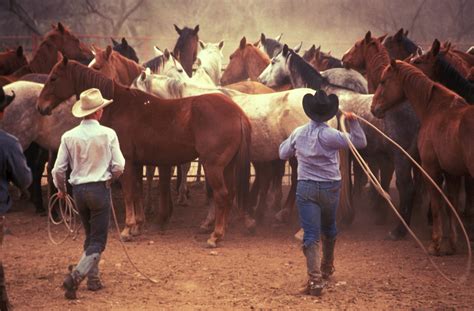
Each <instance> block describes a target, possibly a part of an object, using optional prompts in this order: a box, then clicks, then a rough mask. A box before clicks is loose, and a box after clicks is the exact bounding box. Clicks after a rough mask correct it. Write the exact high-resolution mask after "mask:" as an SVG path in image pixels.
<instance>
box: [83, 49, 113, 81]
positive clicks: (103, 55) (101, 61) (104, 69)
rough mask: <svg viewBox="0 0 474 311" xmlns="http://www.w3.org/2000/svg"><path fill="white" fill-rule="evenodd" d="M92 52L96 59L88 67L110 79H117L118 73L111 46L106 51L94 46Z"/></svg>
mask: <svg viewBox="0 0 474 311" xmlns="http://www.w3.org/2000/svg"><path fill="white" fill-rule="evenodd" d="M92 52H93V53H94V56H95V57H94V59H93V60H92V61H91V62H90V64H89V65H88V67H89V68H92V69H94V70H97V71H99V72H101V73H103V74H104V75H105V76H106V77H108V78H110V79H117V78H118V73H117V70H116V67H115V66H114V65H113V60H112V58H113V50H112V47H111V46H110V45H108V46H107V48H106V49H105V50H103V49H100V48H98V47H96V46H94V45H93V46H92Z"/></svg>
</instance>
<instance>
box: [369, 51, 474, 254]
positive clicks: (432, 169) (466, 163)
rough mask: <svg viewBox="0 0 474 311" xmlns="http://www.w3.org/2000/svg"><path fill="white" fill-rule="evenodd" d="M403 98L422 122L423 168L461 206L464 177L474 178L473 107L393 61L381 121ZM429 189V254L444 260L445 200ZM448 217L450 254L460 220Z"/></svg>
mask: <svg viewBox="0 0 474 311" xmlns="http://www.w3.org/2000/svg"><path fill="white" fill-rule="evenodd" d="M405 98H408V101H409V102H410V103H411V104H412V105H413V108H414V110H415V112H416V114H417V116H418V118H419V119H420V123H421V127H420V132H419V134H418V150H419V153H420V157H421V165H422V166H423V168H424V169H425V170H426V172H427V173H428V174H429V175H430V176H431V177H432V178H433V179H434V181H435V182H436V183H437V184H438V185H439V186H441V184H442V181H443V175H444V178H445V181H446V187H447V191H448V197H449V199H450V200H451V202H452V203H453V205H454V206H455V207H457V206H458V201H459V200H458V193H459V185H460V180H461V177H462V176H466V175H467V176H470V177H474V162H473V161H472V159H473V158H474V140H473V139H472V133H474V106H469V105H468V104H467V103H466V101H465V100H464V99H463V98H462V97H460V96H459V95H457V94H456V93H454V92H452V91H450V90H448V89H447V88H446V87H444V86H442V85H441V84H438V83H436V82H433V81H432V80H430V79H429V78H428V77H427V76H425V75H424V74H423V73H422V72H421V70H419V69H417V68H416V67H414V66H412V65H410V64H407V63H405V62H402V61H395V60H392V61H391V64H390V66H387V67H386V69H385V70H384V72H383V73H382V78H381V83H380V84H379V86H378V88H377V91H376V93H375V96H374V100H373V103H372V107H371V111H372V113H373V114H374V115H376V116H377V117H380V118H383V117H384V115H385V112H386V111H387V110H389V109H392V108H394V107H395V106H396V105H398V104H400V103H401V102H402V101H403V100H404V99H405ZM428 187H429V193H430V202H431V209H432V213H433V231H432V242H431V243H430V247H429V251H430V253H431V254H433V255H440V254H441V240H442V236H443V228H442V219H441V207H442V199H441V195H440V194H439V193H438V191H437V190H436V189H435V188H434V187H433V186H432V185H431V183H430V184H429V185H428ZM448 215H449V225H450V236H449V246H448V249H447V254H453V253H455V252H456V242H457V232H456V220H455V217H454V215H453V213H452V212H451V211H448Z"/></svg>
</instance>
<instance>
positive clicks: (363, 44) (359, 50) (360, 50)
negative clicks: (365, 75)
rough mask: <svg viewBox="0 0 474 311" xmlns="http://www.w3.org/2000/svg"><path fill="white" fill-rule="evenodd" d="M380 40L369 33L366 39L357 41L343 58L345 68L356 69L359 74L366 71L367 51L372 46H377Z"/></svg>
mask: <svg viewBox="0 0 474 311" xmlns="http://www.w3.org/2000/svg"><path fill="white" fill-rule="evenodd" d="M377 40H378V39H377V38H374V37H372V33H371V32H370V31H368V32H367V33H366V34H365V37H364V38H362V39H360V40H358V41H356V43H355V44H354V46H353V47H352V48H350V49H349V50H348V51H347V52H346V53H344V55H343V56H342V63H343V64H344V67H346V68H351V69H355V70H357V71H359V72H362V71H364V70H365V69H366V63H365V57H366V55H367V54H366V53H367V49H368V48H369V47H370V46H375V45H376V41H377Z"/></svg>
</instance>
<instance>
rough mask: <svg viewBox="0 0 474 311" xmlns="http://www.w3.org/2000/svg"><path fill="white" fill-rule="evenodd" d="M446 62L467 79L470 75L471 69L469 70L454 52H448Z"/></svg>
mask: <svg viewBox="0 0 474 311" xmlns="http://www.w3.org/2000/svg"><path fill="white" fill-rule="evenodd" d="M444 55H445V58H446V60H447V61H448V62H449V63H450V64H451V65H452V66H453V67H454V68H455V69H456V70H457V71H459V73H460V74H461V75H463V76H464V77H467V76H468V75H469V73H470V68H467V66H466V63H465V62H464V60H463V59H462V58H461V57H460V56H459V55H457V54H455V53H454V52H452V51H447V52H446V53H445V54H444Z"/></svg>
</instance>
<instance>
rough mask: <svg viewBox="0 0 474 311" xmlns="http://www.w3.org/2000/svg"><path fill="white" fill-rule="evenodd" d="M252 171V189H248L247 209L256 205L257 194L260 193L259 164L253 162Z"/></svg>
mask: <svg viewBox="0 0 474 311" xmlns="http://www.w3.org/2000/svg"><path fill="white" fill-rule="evenodd" d="M252 164H253V167H254V170H255V179H254V181H253V183H252V188H251V189H250V194H249V207H250V208H253V207H254V206H256V205H257V202H258V193H259V192H260V183H261V180H260V178H261V176H260V175H261V174H259V171H260V170H261V163H259V162H254V163H252Z"/></svg>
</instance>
